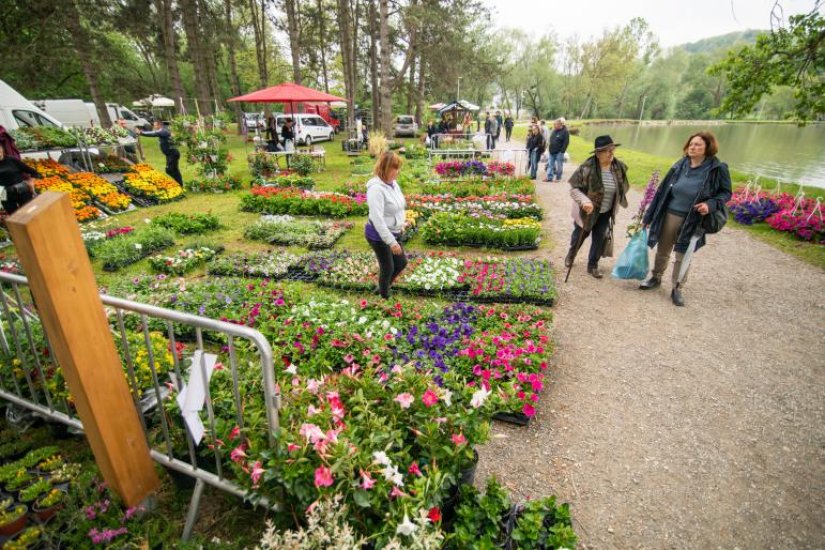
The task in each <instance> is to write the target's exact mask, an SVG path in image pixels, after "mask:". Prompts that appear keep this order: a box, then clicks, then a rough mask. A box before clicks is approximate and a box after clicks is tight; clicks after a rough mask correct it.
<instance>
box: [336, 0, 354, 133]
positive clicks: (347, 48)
mask: <svg viewBox="0 0 825 550" xmlns="http://www.w3.org/2000/svg"><path fill="white" fill-rule="evenodd" d="M357 1H358V0H356V2H357ZM338 28H339V33H338V36H339V42H340V46H341V61H342V64H343V66H344V89H345V92H346V96H347V128H348V130H349V131H350V133H351V132H352V131H353V130H354V128H355V86H356V83H355V75H356V68H355V48H354V40H355V33H354V32H353V24H352V15H351V13H350V0H338ZM350 135H352V134H350Z"/></svg>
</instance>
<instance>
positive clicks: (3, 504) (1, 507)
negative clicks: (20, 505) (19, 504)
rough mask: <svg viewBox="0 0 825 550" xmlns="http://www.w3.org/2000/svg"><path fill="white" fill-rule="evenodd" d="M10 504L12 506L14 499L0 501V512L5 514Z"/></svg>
mask: <svg viewBox="0 0 825 550" xmlns="http://www.w3.org/2000/svg"><path fill="white" fill-rule="evenodd" d="M12 504H14V499H13V498H11V497H8V498H4V499H0V512H5V511H6V510H7V509H8V508H10V507H11V505H12Z"/></svg>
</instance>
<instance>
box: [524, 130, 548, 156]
mask: <svg viewBox="0 0 825 550" xmlns="http://www.w3.org/2000/svg"><path fill="white" fill-rule="evenodd" d="M544 147H545V145H544V136H543V135H541V134H537V135H535V136H532V135H531V136H528V137H527V150H528V151H532V150H534V149H538V151H539V152H543V151H544Z"/></svg>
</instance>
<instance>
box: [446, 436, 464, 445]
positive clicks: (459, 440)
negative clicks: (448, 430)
mask: <svg viewBox="0 0 825 550" xmlns="http://www.w3.org/2000/svg"><path fill="white" fill-rule="evenodd" d="M450 439H452V440H453V443H455V444H456V445H463V444H464V443H467V438H466V437H464V434H462V433H459V434H453V435H452V436H451V437H450Z"/></svg>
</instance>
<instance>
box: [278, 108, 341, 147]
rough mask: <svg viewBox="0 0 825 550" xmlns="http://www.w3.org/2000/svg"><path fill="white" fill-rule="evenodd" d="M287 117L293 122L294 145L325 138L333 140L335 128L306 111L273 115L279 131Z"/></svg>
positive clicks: (311, 142) (307, 143)
mask: <svg viewBox="0 0 825 550" xmlns="http://www.w3.org/2000/svg"><path fill="white" fill-rule="evenodd" d="M288 118H291V119H292V120H293V122H295V144H296V145H312V144H313V143H315V142H316V141H324V140H326V139H328V140H330V141H333V140H334V139H335V130H334V129H333V127H332V126H330V125H329V124H327V122H326V121H325V120H324V119H323V118H321V117H320V116H318V115H310V114H306V113H295V114H293V115H278V116H277V117H275V123H276V124H277V125H278V131H279V132H280V129H281V126H283V124H284V121H286V119H288Z"/></svg>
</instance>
